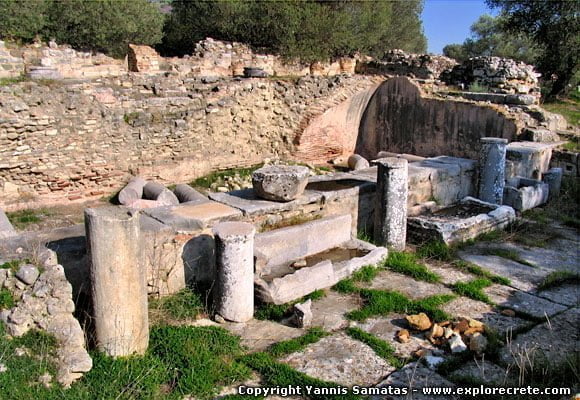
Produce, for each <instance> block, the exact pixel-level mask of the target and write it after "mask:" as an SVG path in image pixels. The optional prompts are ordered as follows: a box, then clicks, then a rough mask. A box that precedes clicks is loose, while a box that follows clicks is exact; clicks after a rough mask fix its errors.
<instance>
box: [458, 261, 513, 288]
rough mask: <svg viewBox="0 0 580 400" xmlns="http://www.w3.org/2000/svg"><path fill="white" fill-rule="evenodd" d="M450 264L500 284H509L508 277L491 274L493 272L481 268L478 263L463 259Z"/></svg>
mask: <svg viewBox="0 0 580 400" xmlns="http://www.w3.org/2000/svg"><path fill="white" fill-rule="evenodd" d="M451 265H453V267H455V268H458V269H461V270H463V271H467V272H469V273H471V274H473V275H477V276H480V277H482V278H486V279H489V280H490V281H492V282H493V283H499V284H500V285H506V286H507V285H510V284H511V281H510V280H509V279H508V278H506V277H503V276H499V275H496V274H493V273H491V272H489V271H487V270H485V269H483V268H481V267H480V266H479V265H475V264H473V263H470V262H467V261H464V260H455V261H453V262H452V263H451Z"/></svg>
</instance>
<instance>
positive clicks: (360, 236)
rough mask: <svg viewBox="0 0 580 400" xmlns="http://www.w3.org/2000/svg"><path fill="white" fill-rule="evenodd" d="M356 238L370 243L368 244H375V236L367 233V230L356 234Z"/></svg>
mask: <svg viewBox="0 0 580 400" xmlns="http://www.w3.org/2000/svg"><path fill="white" fill-rule="evenodd" d="M356 238H357V239H358V240H362V241H363V242H368V243H373V244H374V240H373V235H372V234H371V233H369V232H367V231H366V230H361V231H358V232H357V233H356Z"/></svg>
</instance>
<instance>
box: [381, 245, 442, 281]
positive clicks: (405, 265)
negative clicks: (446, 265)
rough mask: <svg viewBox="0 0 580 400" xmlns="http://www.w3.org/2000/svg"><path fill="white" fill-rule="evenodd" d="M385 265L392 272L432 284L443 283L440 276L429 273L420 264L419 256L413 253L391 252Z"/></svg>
mask: <svg viewBox="0 0 580 400" xmlns="http://www.w3.org/2000/svg"><path fill="white" fill-rule="evenodd" d="M383 265H384V267H386V268H388V269H390V270H391V271H394V272H398V273H401V274H404V275H408V276H410V277H413V278H415V279H417V280H420V281H425V282H431V283H435V282H440V281H441V277H440V276H439V275H437V274H435V273H433V272H431V271H429V270H428V269H427V267H425V266H424V265H422V264H419V263H418V262H417V256H416V255H415V254H413V253H404V252H397V251H391V252H389V256H388V257H387V260H386V261H385V262H384V264H383Z"/></svg>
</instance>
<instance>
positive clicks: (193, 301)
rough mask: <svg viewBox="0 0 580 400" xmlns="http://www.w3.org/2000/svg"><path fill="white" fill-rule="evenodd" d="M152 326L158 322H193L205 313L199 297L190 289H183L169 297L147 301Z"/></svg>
mask: <svg viewBox="0 0 580 400" xmlns="http://www.w3.org/2000/svg"><path fill="white" fill-rule="evenodd" d="M149 311H150V313H151V316H152V320H153V321H152V325H153V324H155V323H160V322H168V321H169V320H174V321H186V320H194V319H196V318H197V317H198V316H199V315H201V314H204V313H206V309H205V307H204V305H203V303H202V300H201V295H200V294H199V293H196V292H195V291H193V290H192V289H191V288H185V289H182V290H180V291H179V292H177V293H175V294H172V295H171V296H166V297H161V298H159V299H152V300H150V301H149Z"/></svg>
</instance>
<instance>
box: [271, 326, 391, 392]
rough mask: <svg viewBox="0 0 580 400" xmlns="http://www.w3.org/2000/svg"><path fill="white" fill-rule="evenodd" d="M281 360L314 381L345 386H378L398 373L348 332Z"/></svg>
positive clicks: (329, 337) (327, 338) (328, 338)
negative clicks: (386, 377) (316, 379)
mask: <svg viewBox="0 0 580 400" xmlns="http://www.w3.org/2000/svg"><path fill="white" fill-rule="evenodd" d="M280 361H282V362H283V363H286V364H288V365H290V366H291V367H293V368H295V369H297V370H298V371H300V372H302V373H305V374H307V375H309V376H312V377H314V378H318V379H322V380H325V381H330V382H335V383H338V384H340V385H345V386H352V385H361V386H370V385H375V384H377V383H378V382H380V380H381V379H382V378H383V377H384V376H386V375H388V374H390V373H391V372H393V371H394V370H395V368H394V367H392V366H390V365H389V364H388V363H387V362H386V361H385V360H384V359H383V358H381V357H379V356H377V355H376V354H375V352H374V351H373V350H372V349H371V348H370V347H369V346H367V345H366V344H363V343H361V342H359V341H358V340H354V339H352V338H350V337H349V336H347V335H345V334H344V333H339V334H335V335H332V336H327V337H325V338H322V339H320V340H319V341H318V342H316V343H313V344H311V345H309V346H307V347H306V348H305V349H304V350H302V351H300V352H296V353H292V354H290V355H288V356H287V357H285V358H283V359H281V360H280Z"/></svg>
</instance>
